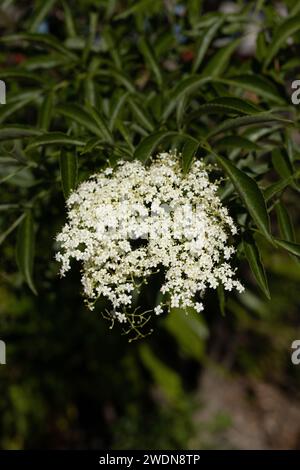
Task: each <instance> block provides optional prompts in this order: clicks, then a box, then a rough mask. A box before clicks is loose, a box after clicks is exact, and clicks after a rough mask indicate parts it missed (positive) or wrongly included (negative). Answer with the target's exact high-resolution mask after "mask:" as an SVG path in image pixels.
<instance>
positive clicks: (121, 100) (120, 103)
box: [109, 92, 129, 131]
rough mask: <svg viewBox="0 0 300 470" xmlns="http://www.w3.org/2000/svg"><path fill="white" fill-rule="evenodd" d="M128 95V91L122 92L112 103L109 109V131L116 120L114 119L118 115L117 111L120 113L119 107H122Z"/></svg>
mask: <svg viewBox="0 0 300 470" xmlns="http://www.w3.org/2000/svg"><path fill="white" fill-rule="evenodd" d="M128 95H129V93H128V92H126V93H124V92H123V94H122V95H121V96H120V98H119V99H118V102H117V103H116V104H115V105H114V107H113V109H112V110H111V117H110V121H109V128H110V130H111V131H112V130H113V129H114V127H115V122H116V120H117V118H118V116H119V113H120V111H121V109H122V108H123V106H124V104H125V103H126V100H127V98H128Z"/></svg>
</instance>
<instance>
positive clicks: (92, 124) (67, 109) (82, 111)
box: [56, 104, 110, 139]
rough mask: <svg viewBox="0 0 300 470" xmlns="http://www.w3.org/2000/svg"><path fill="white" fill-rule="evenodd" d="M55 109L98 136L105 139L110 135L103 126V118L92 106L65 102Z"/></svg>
mask: <svg viewBox="0 0 300 470" xmlns="http://www.w3.org/2000/svg"><path fill="white" fill-rule="evenodd" d="M56 110H57V112H58V113H59V114H62V115H63V116H66V117H67V118H69V119H71V120H72V121H75V122H77V123H78V124H80V125H82V126H83V127H85V128H86V129H88V130H89V131H90V132H92V134H95V135H96V136H97V137H99V138H104V139H106V138H107V137H108V135H110V133H109V131H108V130H107V127H105V126H104V123H103V119H102V118H101V117H100V115H98V114H97V113H96V112H95V110H93V109H92V108H83V107H82V106H79V105H76V104H66V105H61V106H58V107H57V108H56Z"/></svg>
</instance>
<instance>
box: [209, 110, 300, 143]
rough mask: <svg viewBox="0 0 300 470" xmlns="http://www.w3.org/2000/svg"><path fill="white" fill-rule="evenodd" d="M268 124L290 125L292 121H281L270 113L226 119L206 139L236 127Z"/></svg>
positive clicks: (281, 119)
mask: <svg viewBox="0 0 300 470" xmlns="http://www.w3.org/2000/svg"><path fill="white" fill-rule="evenodd" d="M269 122H281V123H283V124H286V125H292V124H293V121H290V120H288V119H283V118H281V117H279V116H275V115H272V114H270V113H259V114H256V115H255V116H241V117H237V118H233V119H226V121H224V122H222V123H221V124H220V125H219V126H217V127H216V128H215V129H214V130H213V131H211V132H210V133H209V135H208V137H213V136H215V135H217V134H220V133H221V132H225V131H229V130H232V129H236V128H238V127H244V126H249V125H255V124H262V123H269Z"/></svg>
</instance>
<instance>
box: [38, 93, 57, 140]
mask: <svg viewBox="0 0 300 470" xmlns="http://www.w3.org/2000/svg"><path fill="white" fill-rule="evenodd" d="M53 103H54V93H53V92H52V91H50V92H49V93H48V94H47V95H46V97H45V98H44V100H43V103H42V105H41V108H40V113H39V119H38V126H39V128H40V129H42V130H43V131H48V130H49V126H50V122H51V117H52V112H53Z"/></svg>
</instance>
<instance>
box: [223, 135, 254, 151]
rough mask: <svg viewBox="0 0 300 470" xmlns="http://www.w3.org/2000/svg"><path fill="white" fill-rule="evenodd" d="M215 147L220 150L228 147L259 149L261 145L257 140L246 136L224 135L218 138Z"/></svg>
mask: <svg viewBox="0 0 300 470" xmlns="http://www.w3.org/2000/svg"><path fill="white" fill-rule="evenodd" d="M214 148H215V149H218V150H227V149H242V150H250V151H252V150H253V151H257V150H261V147H259V145H257V144H256V143H255V142H252V141H251V140H249V139H246V138H245V137H241V136H239V135H230V136H228V137H223V138H222V139H219V140H217V141H216V142H215V143H214Z"/></svg>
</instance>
